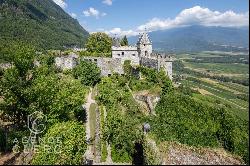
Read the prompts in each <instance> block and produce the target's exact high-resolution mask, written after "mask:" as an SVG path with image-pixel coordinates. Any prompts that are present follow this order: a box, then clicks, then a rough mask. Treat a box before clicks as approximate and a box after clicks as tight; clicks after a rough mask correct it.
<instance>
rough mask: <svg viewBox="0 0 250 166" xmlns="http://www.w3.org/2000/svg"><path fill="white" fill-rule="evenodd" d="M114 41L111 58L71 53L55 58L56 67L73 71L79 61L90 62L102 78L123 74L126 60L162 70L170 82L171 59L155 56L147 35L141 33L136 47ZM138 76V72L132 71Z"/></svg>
mask: <svg viewBox="0 0 250 166" xmlns="http://www.w3.org/2000/svg"><path fill="white" fill-rule="evenodd" d="M113 41H115V42H114V43H113V46H112V58H103V57H81V58H79V56H78V55H76V54H74V53H71V54H70V55H68V56H61V57H57V58H56V60H55V61H56V66H58V67H59V68H61V69H73V68H74V67H75V66H76V65H77V64H78V63H79V60H80V61H81V60H85V61H91V62H94V63H96V64H97V66H98V67H99V68H100V69H101V75H102V76H110V75H112V74H113V73H118V74H121V75H122V74H124V71H123V64H124V62H125V61H126V60H130V61H131V65H132V66H138V65H141V66H145V67H149V68H153V69H156V70H157V71H159V70H160V69H161V68H163V69H164V70H165V72H166V74H167V75H168V77H169V78H170V79H171V80H172V58H171V57H170V56H168V55H165V54H156V53H153V50H152V42H151V41H150V39H149V37H148V34H147V33H143V34H141V36H140V37H139V40H138V42H137V44H136V46H121V45H120V42H119V40H113ZM133 72H134V73H135V75H137V76H138V75H139V74H138V71H136V70H135V71H133Z"/></svg>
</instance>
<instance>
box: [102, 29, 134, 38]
mask: <svg viewBox="0 0 250 166" xmlns="http://www.w3.org/2000/svg"><path fill="white" fill-rule="evenodd" d="M105 33H107V34H108V35H110V36H115V35H117V36H119V37H121V36H125V35H126V36H136V35H138V32H135V31H133V30H127V31H123V30H122V29H121V28H113V29H111V30H110V31H105Z"/></svg>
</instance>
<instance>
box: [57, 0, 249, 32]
mask: <svg viewBox="0 0 250 166" xmlns="http://www.w3.org/2000/svg"><path fill="white" fill-rule="evenodd" d="M53 1H55V2H56V3H57V4H58V5H59V6H61V7H62V8H63V9H64V10H65V11H66V12H67V13H69V14H71V15H72V17H75V18H76V19H77V20H78V21H79V23H80V24H81V25H82V26H83V27H84V28H85V29H87V30H88V31H89V32H96V31H104V32H106V33H109V34H110V35H112V34H121V35H129V36H132V35H135V34H136V33H139V32H141V31H142V30H143V29H145V28H147V30H148V31H155V30H161V29H170V28H175V27H180V26H188V25H194V24H198V25H204V26H223V27H240V26H248V25H249V24H248V22H249V7H248V6H249V1H248V0H65V1H63V0H53Z"/></svg>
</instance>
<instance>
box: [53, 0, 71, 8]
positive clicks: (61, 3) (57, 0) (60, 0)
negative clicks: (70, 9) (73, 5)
mask: <svg viewBox="0 0 250 166" xmlns="http://www.w3.org/2000/svg"><path fill="white" fill-rule="evenodd" d="M53 1H54V2H55V3H56V4H57V5H59V6H60V7H61V8H63V9H65V8H66V7H67V6H68V5H67V3H66V2H64V0H53Z"/></svg>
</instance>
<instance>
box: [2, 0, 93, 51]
mask: <svg viewBox="0 0 250 166" xmlns="http://www.w3.org/2000/svg"><path fill="white" fill-rule="evenodd" d="M88 35H89V33H88V32H87V31H86V30H85V29H83V28H82V26H81V25H80V24H79V23H78V21H77V20H75V19H73V18H72V17H71V16H69V15H68V14H67V13H66V12H65V11H64V10H63V9H62V8H60V7H59V6H58V5H56V4H55V3H54V2H53V1H52V0H42V1H41V0H32V1H29V0H0V42H1V43H2V42H6V41H12V40H20V41H22V42H26V43H30V44H32V45H34V46H37V47H38V48H39V49H65V48H68V47H74V46H77V47H83V46H84V44H85V42H86V39H87V37H88Z"/></svg>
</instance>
